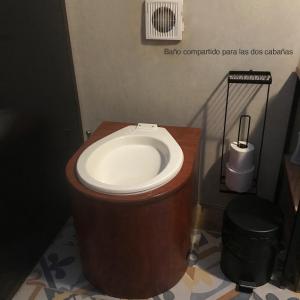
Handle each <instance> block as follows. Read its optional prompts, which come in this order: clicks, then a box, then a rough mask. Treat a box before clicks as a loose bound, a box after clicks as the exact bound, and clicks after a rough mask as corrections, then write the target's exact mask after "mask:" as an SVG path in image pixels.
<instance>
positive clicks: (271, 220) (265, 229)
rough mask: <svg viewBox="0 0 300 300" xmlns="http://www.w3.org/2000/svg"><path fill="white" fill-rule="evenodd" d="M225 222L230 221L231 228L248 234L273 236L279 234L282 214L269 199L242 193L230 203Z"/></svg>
mask: <svg viewBox="0 0 300 300" xmlns="http://www.w3.org/2000/svg"><path fill="white" fill-rule="evenodd" d="M224 222H230V223H231V226H230V227H231V230H237V231H239V232H241V233H242V234H245V235H246V236H249V237H256V238H272V237H274V236H276V235H278V231H279V230H280V226H281V223H282V214H281V211H280V210H279V208H278V207H277V206H276V205H274V204H273V203H272V202H270V201H268V200H265V199H263V198H259V197H257V196H255V195H241V196H238V197H237V198H235V199H233V200H232V201H231V202H230V203H229V204H228V206H227V208H226V209H225V211H224ZM228 225H229V224H228ZM224 226H225V223H224ZM233 228H234V229H233Z"/></svg>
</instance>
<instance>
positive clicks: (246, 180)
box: [225, 163, 254, 193]
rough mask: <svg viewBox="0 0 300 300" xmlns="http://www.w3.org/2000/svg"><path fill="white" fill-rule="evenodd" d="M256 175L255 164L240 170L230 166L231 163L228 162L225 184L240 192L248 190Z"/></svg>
mask: <svg viewBox="0 0 300 300" xmlns="http://www.w3.org/2000/svg"><path fill="white" fill-rule="evenodd" d="M253 175H254V166H252V168H250V169H248V170H246V171H243V172H239V171H236V170H233V169H232V168H230V166H229V164H228V163H227V164H226V174H225V184H226V185H227V187H228V188H229V189H230V190H232V191H235V192H238V193H245V192H247V191H248V190H249V189H250V188H251V186H252V180H253Z"/></svg>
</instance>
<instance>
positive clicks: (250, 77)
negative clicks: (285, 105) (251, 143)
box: [220, 70, 272, 194]
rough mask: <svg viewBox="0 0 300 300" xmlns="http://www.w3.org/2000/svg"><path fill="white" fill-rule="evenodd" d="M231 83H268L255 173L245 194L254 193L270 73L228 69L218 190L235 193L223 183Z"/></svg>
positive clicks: (270, 82)
mask: <svg viewBox="0 0 300 300" xmlns="http://www.w3.org/2000/svg"><path fill="white" fill-rule="evenodd" d="M231 84H256V85H268V88H267V96H266V103H265V111H264V119H263V125H262V133H261V143H260V148H259V154H258V159H257V166H256V174H255V176H254V180H253V186H252V188H251V189H250V190H249V191H248V192H247V193H245V194H256V193H257V183H258V179H259V172H260V162H261V155H262V148H263V143H264V133H265V125H266V118H267V111H268V103H269V93H270V85H271V84H272V75H271V73H270V72H268V71H252V70H250V71H229V73H228V76H227V95H226V104H225V117H224V126H223V138H222V156H221V167H220V192H224V193H237V192H234V191H231V190H229V189H228V188H227V187H226V185H225V175H224V174H223V173H224V170H223V169H224V148H225V145H224V144H225V135H226V125H227V112H228V100H229V94H230V86H231Z"/></svg>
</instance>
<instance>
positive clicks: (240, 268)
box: [221, 195, 282, 290]
mask: <svg viewBox="0 0 300 300" xmlns="http://www.w3.org/2000/svg"><path fill="white" fill-rule="evenodd" d="M281 224H282V214H281V211H280V210H279V208H278V207H276V205H274V204H273V203H272V202H270V201H268V200H265V199H262V198H259V197H257V196H253V195H241V196H238V197H237V198H235V199H233V200H232V201H231V202H230V203H229V205H228V206H227V208H226V209H225V211H224V219H223V229H222V242H223V247H222V255H221V269H222V271H223V273H224V274H225V275H226V276H227V277H228V278H229V279H230V280H231V281H233V282H235V283H237V285H238V288H239V289H242V288H244V289H246V290H247V289H249V290H251V289H253V288H254V287H257V286H260V285H263V284H265V283H266V282H268V281H269V280H270V278H271V275H272V271H273V265H274V261H275V257H276V254H277V253H278V249H279V243H280V235H281Z"/></svg>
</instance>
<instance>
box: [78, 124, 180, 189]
mask: <svg viewBox="0 0 300 300" xmlns="http://www.w3.org/2000/svg"><path fill="white" fill-rule="evenodd" d="M183 160H184V156H183V152H182V150H181V148H180V146H179V145H178V143H177V142H176V140H175V139H174V138H173V137H172V135H171V134H170V133H169V132H168V131H167V130H166V129H165V128H163V127H158V126H157V125H156V124H145V123H139V124H138V125H130V126H126V127H124V128H122V129H120V130H118V131H116V132H114V133H112V134H110V135H108V136H106V137H104V138H102V139H100V140H98V141H97V142H95V143H93V144H92V145H90V146H89V147H88V148H86V149H85V150H84V152H83V153H82V154H81V155H80V157H79V159H78V161H77V165H76V172H77V176H78V179H79V180H80V182H81V183H82V184H83V185H85V186H87V187H88V188H90V189H92V190H94V191H97V192H103V193H108V194H135V193H143V192H146V191H150V190H153V189H156V188H158V187H160V186H162V185H164V184H166V183H167V182H169V181H170V180H172V179H173V178H174V177H175V176H176V175H177V174H178V172H179V171H180V169H181V167H182V164H183Z"/></svg>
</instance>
